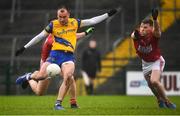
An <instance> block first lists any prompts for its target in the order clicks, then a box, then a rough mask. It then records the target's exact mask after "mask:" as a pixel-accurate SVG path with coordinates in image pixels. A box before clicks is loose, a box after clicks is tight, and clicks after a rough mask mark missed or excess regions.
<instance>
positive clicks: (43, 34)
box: [15, 30, 49, 56]
mask: <svg viewBox="0 0 180 116" xmlns="http://www.w3.org/2000/svg"><path fill="white" fill-rule="evenodd" d="M48 35H49V33H47V32H46V31H45V30H43V31H42V32H41V33H39V34H38V35H37V36H35V37H34V38H33V39H32V40H31V41H29V42H28V43H27V44H26V45H25V46H23V47H21V48H20V49H18V50H17V51H16V53H15V55H16V56H19V55H20V54H22V53H23V52H24V51H25V50H26V49H27V48H29V47H30V46H32V45H34V44H36V43H38V42H39V41H41V40H42V39H44V38H46V37H47V36H48Z"/></svg>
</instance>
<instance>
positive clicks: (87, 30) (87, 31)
mask: <svg viewBox="0 0 180 116" xmlns="http://www.w3.org/2000/svg"><path fill="white" fill-rule="evenodd" d="M94 29H95V28H94V27H89V28H88V29H86V31H85V33H86V35H88V34H91V33H93V32H94Z"/></svg>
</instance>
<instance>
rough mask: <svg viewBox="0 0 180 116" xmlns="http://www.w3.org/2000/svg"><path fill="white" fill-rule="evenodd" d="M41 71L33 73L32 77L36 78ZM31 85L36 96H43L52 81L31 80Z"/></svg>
mask: <svg viewBox="0 0 180 116" xmlns="http://www.w3.org/2000/svg"><path fill="white" fill-rule="evenodd" d="M38 72H39V71H35V72H34V73H32V75H31V77H36V76H37V74H38ZM28 82H29V85H30V87H31V89H32V90H33V92H34V93H35V94H36V95H43V94H44V93H45V91H46V90H47V88H48V86H49V83H50V80H49V79H48V80H42V81H35V80H29V81H28Z"/></svg>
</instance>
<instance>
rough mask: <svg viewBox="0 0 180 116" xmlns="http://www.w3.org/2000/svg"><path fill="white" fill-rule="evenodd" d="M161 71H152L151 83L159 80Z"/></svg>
mask: <svg viewBox="0 0 180 116" xmlns="http://www.w3.org/2000/svg"><path fill="white" fill-rule="evenodd" d="M160 75H161V71H160V70H152V73H151V82H157V81H159V80H160Z"/></svg>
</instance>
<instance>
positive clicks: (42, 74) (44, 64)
mask: <svg viewBox="0 0 180 116" xmlns="http://www.w3.org/2000/svg"><path fill="white" fill-rule="evenodd" d="M49 64H50V63H49V62H45V63H43V64H42V66H41V68H40V71H39V73H38V77H46V76H47V73H46V68H47V66H48V65H49Z"/></svg>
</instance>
